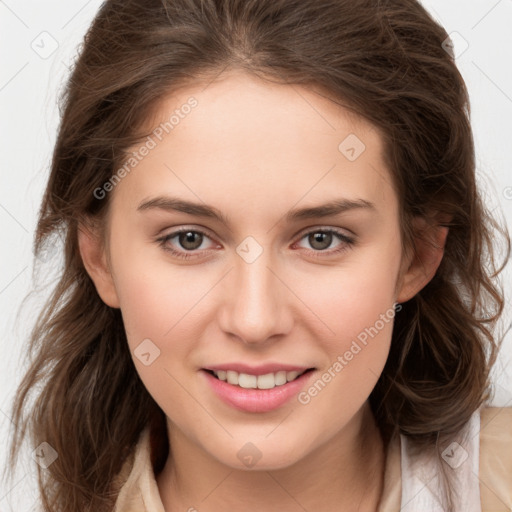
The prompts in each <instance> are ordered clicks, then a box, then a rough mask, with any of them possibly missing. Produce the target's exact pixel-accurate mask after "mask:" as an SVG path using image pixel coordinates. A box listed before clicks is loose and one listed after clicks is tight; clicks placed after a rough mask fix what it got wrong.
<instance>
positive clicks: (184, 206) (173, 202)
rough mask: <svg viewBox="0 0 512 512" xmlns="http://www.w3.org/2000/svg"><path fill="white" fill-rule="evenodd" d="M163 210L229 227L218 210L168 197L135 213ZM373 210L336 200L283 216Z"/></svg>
mask: <svg viewBox="0 0 512 512" xmlns="http://www.w3.org/2000/svg"><path fill="white" fill-rule="evenodd" d="M155 209H156V210H164V211H178V212H182V213H188V214H190V215H196V216H198V217H207V218H210V219H215V220H217V221H219V222H221V223H222V224H225V225H226V226H229V225H230V221H229V219H228V217H226V216H225V215H224V214H223V213H222V212H221V211H220V210H218V209H217V208H214V207H213V206H209V205H206V204H201V203H194V202H191V201H185V200H183V199H178V198H175V197H169V196H158V197H154V198H151V199H147V200H144V201H142V202H141V203H140V204H139V206H138V207H137V211H140V212H143V211H147V210H155ZM357 209H365V210H373V211H376V208H375V205H374V204H373V203H371V202H370V201H367V200H365V199H355V200H354V199H343V198H342V199H336V200H333V201H329V202H328V203H325V204H321V205H318V206H311V207H307V208H296V209H293V210H290V211H289V212H288V213H286V215H285V216H284V219H285V220H286V221H287V222H293V221H298V220H306V219H316V218H322V217H329V216H333V215H338V214H340V213H344V212H346V211H349V210H357Z"/></svg>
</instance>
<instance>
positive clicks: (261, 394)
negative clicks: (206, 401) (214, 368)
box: [201, 370, 314, 412]
mask: <svg viewBox="0 0 512 512" xmlns="http://www.w3.org/2000/svg"><path fill="white" fill-rule="evenodd" d="M201 373H203V374H204V375H205V377H206V380H207V381H208V384H209V385H210V386H211V388H212V390H213V391H214V392H215V393H216V394H217V396H218V397H219V398H220V399H221V400H222V401H223V402H225V403H227V404H228V405H231V406H232V407H235V408H236V409H239V410H241V411H245V412H269V411H273V410H274V409H277V408H279V407H281V406H283V405H284V404H285V403H286V402H288V401H289V400H291V399H292V398H293V397H294V396H295V395H297V394H298V393H299V391H300V390H301V389H302V388H303V387H304V386H305V385H306V382H307V381H308V380H309V378H310V377H311V375H312V374H313V373H314V372H313V371H311V370H310V371H307V372H306V373H304V374H302V375H301V376H300V377H298V378H296V379H295V380H292V381H291V382H287V383H286V384H283V385H282V386H276V387H274V388H272V389H245V388H241V387H240V386H234V385H232V384H228V383H227V382H226V381H223V380H220V379H217V377H214V376H213V375H212V374H211V373H209V372H207V371H206V370H202V371H201Z"/></svg>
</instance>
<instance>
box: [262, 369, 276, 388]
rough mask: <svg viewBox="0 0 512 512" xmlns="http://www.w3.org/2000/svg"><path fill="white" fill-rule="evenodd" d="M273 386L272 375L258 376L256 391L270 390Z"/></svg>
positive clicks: (274, 383) (274, 382) (273, 379)
mask: <svg viewBox="0 0 512 512" xmlns="http://www.w3.org/2000/svg"><path fill="white" fill-rule="evenodd" d="M275 385H276V380H275V377H274V374H273V373H267V374H266V375H258V389H272V388H273V387H275Z"/></svg>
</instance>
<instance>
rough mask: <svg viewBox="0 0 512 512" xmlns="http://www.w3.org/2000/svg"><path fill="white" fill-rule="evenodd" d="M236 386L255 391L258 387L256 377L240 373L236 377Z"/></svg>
mask: <svg viewBox="0 0 512 512" xmlns="http://www.w3.org/2000/svg"><path fill="white" fill-rule="evenodd" d="M238 385H239V386H240V387H241V388H246V389H255V388H257V387H258V377H256V375H249V374H248V373H240V374H239V375H238Z"/></svg>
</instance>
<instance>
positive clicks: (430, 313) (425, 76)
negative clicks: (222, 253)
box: [10, 0, 509, 512]
mask: <svg viewBox="0 0 512 512" xmlns="http://www.w3.org/2000/svg"><path fill="white" fill-rule="evenodd" d="M447 38H448V34H447V33H446V32H445V30H444V29H443V28H442V27H441V26H440V25H439V24H437V23H436V22H435V21H434V20H433V19H432V18H431V17H430V15H429V14H428V13H427V11H426V10H425V9H424V8H423V7H422V6H421V5H420V4H419V3H417V2H416V1H413V0H144V1H142V0H107V1H106V2H105V3H104V4H103V5H102V7H101V9H100V11H99V13H98V14H97V16H96V18H95V20H94V22H93V24H92V26H91V27H90V29H89V31H88V32H87V35H86V37H85V40H84V45H83V47H82V49H81V52H80V55H79V57H78V59H77V61H76V63H75V65H74V69H73V71H72V74H71V76H70V78H69V81H68V82H67V86H66V89H65V93H64V95H63V98H62V102H63V104H62V119H61V124H60V129H59V133H58V138H57V142H56V145H55V149H54V153H53V159H52V165H51V174H50V177H49V180H48V184H47V188H46V192H45V195H44V199H43V202H42V206H41V210H40V215H39V221H38V225H37V231H36V236H35V251H36V254H39V253H40V252H41V251H42V250H43V247H44V245H45V243H47V241H48V240H51V238H52V236H54V235H55V234H56V233H60V234H61V235H62V236H63V238H64V240H65V246H64V267H63V271H62V275H61V278H60V281H59V282H58V284H57V286H56V287H55V290H54V292H53V295H52V296H51V297H50V300H49V301H48V303H47V304H46V305H45V308H44V310H43V311H42V312H41V314H40V316H39V318H38V320H37V323H36V325H35V327H34V329H33V332H32V335H31V339H30V344H29V355H30V367H29V369H28V371H27V373H26V375H25V377H24V378H23V380H22V382H21V384H20V387H19V389H18V392H17V395H16V399H15V402H14V407H13V419H14V423H15V424H16V425H17V426H16V428H15V432H14V435H13V440H12V446H11V459H10V464H11V466H12V467H14V461H15V459H16V455H17V454H18V453H19V447H20V444H21V442H22V440H23V438H24V437H25V436H26V433H27V431H28V432H29V433H30V442H31V443H32V445H33V446H38V445H39V444H40V443H42V442H48V443H49V444H50V445H51V446H52V447H53V448H54V449H55V450H56V451H57V452H58V454H59V457H58V459H57V460H56V461H55V462H53V464H51V465H50V467H49V468H48V469H47V470H45V471H42V470H40V468H39V467H38V474H39V488H40V493H41V497H42V503H43V505H44V510H45V511H48V512H50V511H51V512H58V511H59V512H60V511H66V512H67V511H70V510H73V511H95V512H98V511H100V512H101V511H109V510H112V508H113V503H114V501H115V498H116V490H115V489H114V488H113V487H112V482H113V480H114V477H115V476H116V474H117V473H118V472H119V470H120V468H121V466H122V464H123V462H124V460H125V459H126V456H127V454H129V453H130V452H131V451H132V450H133V448H134V445H135V443H136V441H137V439H138V436H139V434H140V433H141V431H142V429H143V428H144V427H145V426H146V425H148V424H150V423H151V424H153V425H154V427H155V428H160V429H162V428H163V424H164V421H165V417H164V414H163V412H162V411H161V410H160V409H159V407H158V406H157V405H156V403H155V402H154V400H153V399H152V397H151V396H150V395H149V393H148V391H147V390H146V389H145V387H144V385H143V384H142V382H141V380H140V378H139V376H138V374H137V371H136V369H135V366H134V364H133V361H132V359H131V356H130V353H129V349H128V345H127V340H126V335H125V331H124V327H123V321H122V317H121V314H120V311H119V310H117V309H112V308H110V307H108V306H107V305H106V304H104V303H103V302H102V300H101V299H100V297H99V295H98V293H97V292H96V289H95V287H94V284H93V282H92V281H91V279H90V278H89V276H88V274H87V272H86V270H85V268H84V265H83V263H82V260H81V257H80V253H79V250H78V242H77V238H78V237H77V233H78V228H79V223H80V222H85V221H86V220H91V219H92V220H94V221H95V222H96V223H97V224H98V225H100V226H101V225H102V222H103V220H104V219H105V214H106V213H107V212H108V208H109V196H108V195H107V197H105V198H104V199H101V200H100V199H97V198H96V197H95V195H94V193H93V192H94V190H95V189H97V188H98V187H102V185H103V184H104V183H105V182H106V181H108V180H109V179H110V178H111V176H112V175H113V174H114V173H115V171H116V170H117V169H119V167H120V166H121V165H122V163H123V161H124V159H125V158H126V150H127V148H129V147H131V146H133V145H134V144H135V143H137V142H138V141H140V140H142V139H143V138H144V137H145V136H147V133H144V134H142V135H141V127H143V126H144V125H145V123H146V122H147V121H148V118H149V117H150V115H152V114H153V113H154V112H155V109H156V108H157V106H158V102H159V101H160V100H161V99H162V98H164V97H165V96H166V95H168V94H169V92H171V91H173V90H175V89H177V88H178V87H183V86H186V85H187V84H193V83H197V82H198V81H199V80H202V81H207V80H213V79H214V78H215V77H216V76H217V75H219V74H220V73H222V72H223V71H225V70H226V69H242V70H245V71H246V72H248V73H253V74H255V75H258V76H261V77H264V78H266V79H268V80H273V81H274V82H279V83H283V84H298V85H301V86H307V87H312V88H316V89H317V90H319V91H325V92H326V93H328V95H329V97H330V98H331V99H333V101H336V102H338V103H339V104H340V105H343V106H345V107H346V108H348V109H350V110H351V111H353V112H355V113H356V114H358V115H360V116H362V117H364V118H365V119H367V120H369V121H370V122H371V123H372V124H373V125H374V126H375V127H377V129H379V132H380V133H382V136H383V139H384V145H385V155H384V156H385V159H386V162H387V164H388V167H389V169H390V172H391V174H392V177H393V184H394V186H395V187H396V190H397V194H398V198H399V201H400V212H401V218H400V221H401V229H402V233H403V240H404V250H405V249H406V248H407V247H411V246H413V243H414V236H415V233H414V232H413V230H412V220H413V219H414V218H415V217H418V216H419V217H425V218H428V219H429V221H430V222H434V223H439V222H444V223H446V224H447V225H448V226H449V234H448V239H447V243H446V249H445V254H444V258H443V260H442V263H441V265H440V267H439V269H438V271H437V273H436V275H435V277H434V278H433V279H432V281H431V282H430V283H429V284H428V285H427V286H426V287H425V288H424V289H423V290H421V292H419V293H418V294H417V295H416V296H415V297H414V298H413V299H411V300H409V301H407V302H406V303H404V304H402V308H403V309H402V310H401V311H400V312H399V313H397V315H396V318H395V327H394V331H393V336H392V343H391V351H390V354H389V358H388V361H387V363H386V366H385V368H384V371H383V373H382V375H381V377H380V379H379V381H378V383H377V385H376V387H375V389H374V390H373V392H372V394H371V396H370V403H371V406H372V409H373V411H374V414H375V417H376V419H377V422H378V425H379V427H380V429H381V431H382V432H383V433H386V435H387V436H389V435H392V434H393V433H398V432H399V433H401V434H403V435H406V436H409V437H410V438H411V439H412V440H414V441H415V442H416V443H417V445H418V446H424V447H430V448H437V447H438V446H439V439H441V438H442V437H443V436H448V435H450V434H452V433H456V432H458V431H459V430H460V429H461V427H462V426H463V425H464V424H465V423H466V422H467V421H468V420H469V418H470V416H471V414H472V413H473V412H474V411H475V410H476V409H477V408H478V407H479V406H480V405H481V404H482V403H483V402H484V401H485V400H486V398H487V397H488V393H489V369H490V367H491V365H492V363H493V362H494V360H495V357H496V349H497V345H498V344H497V342H496V341H495V337H494V335H493V330H494V327H495V324H496V321H497V319H498V317H499V315H500V314H501V312H502V309H503V297H502V293H501V291H500V289H499V287H498V284H497V283H496V282H495V280H494V278H495V277H496V274H497V272H499V271H500V270H501V269H500V268H498V265H496V264H495V259H494V257H493V243H492V237H493V236H495V234H497V233H501V234H503V235H504V237H505V240H506V242H507V244H506V245H507V251H508V250H509V242H508V237H507V235H506V233H505V231H504V229H502V228H500V227H499V225H498V224H497V223H496V222H495V221H494V220H493V219H492V218H491V217H490V215H489V214H488V212H487V210H486V208H485V206H484V204H483V202H482V199H481V196H480V195H479V193H478V191H477V188H476V184H475V157H474V144H473V138H472V131H471V126H470V108H469V99H468V94H467V90H466V87H465V84H464V81H463V79H462V77H461V75H460V73H459V71H458V69H457V67H456V65H455V62H454V58H453V56H452V55H450V54H449V53H447V51H445V47H447V45H446V44H444V45H443V43H444V42H445V41H446V40H447ZM33 395H35V396H36V397H37V400H36V401H35V402H34V404H33V405H31V406H30V407H29V406H28V404H29V397H30V396H33ZM162 453H163V452H162ZM163 458H165V457H163ZM162 460H163V459H162ZM162 460H160V462H158V463H157V466H158V465H160V466H161V463H162Z"/></svg>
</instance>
